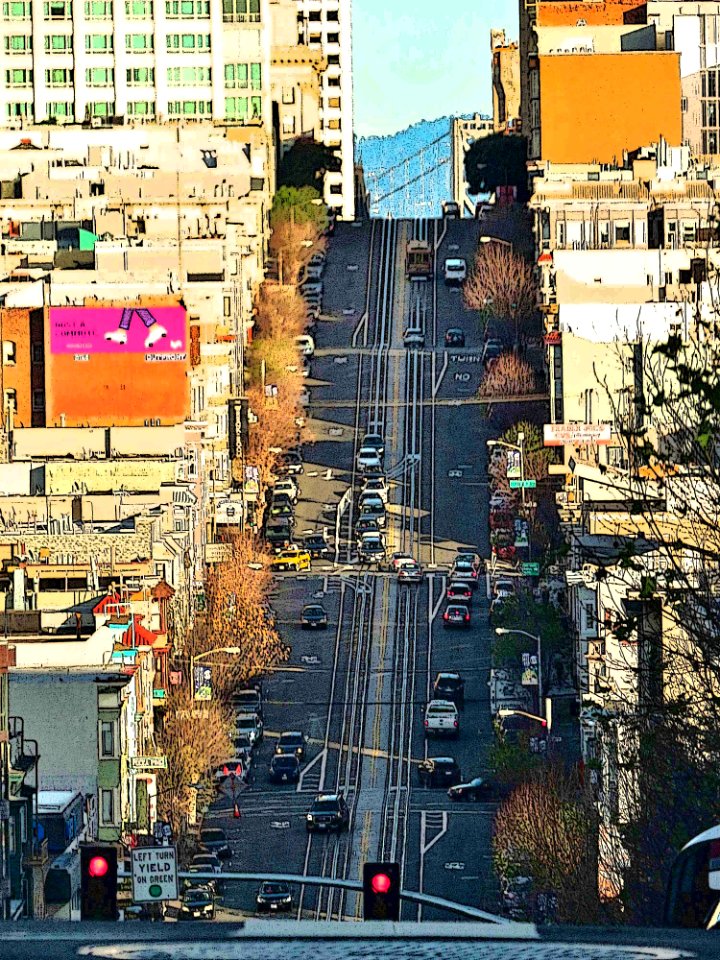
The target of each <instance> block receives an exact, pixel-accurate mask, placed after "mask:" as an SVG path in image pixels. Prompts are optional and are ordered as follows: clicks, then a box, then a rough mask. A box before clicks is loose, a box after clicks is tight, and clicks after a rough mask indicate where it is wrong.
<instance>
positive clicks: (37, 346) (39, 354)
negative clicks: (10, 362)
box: [30, 343, 45, 363]
mask: <svg viewBox="0 0 720 960" xmlns="http://www.w3.org/2000/svg"><path fill="white" fill-rule="evenodd" d="M30 357H31V359H32V362H33V363H42V362H43V361H44V359H45V348H44V347H43V345H42V344H41V343H33V344H32V346H31V347H30Z"/></svg>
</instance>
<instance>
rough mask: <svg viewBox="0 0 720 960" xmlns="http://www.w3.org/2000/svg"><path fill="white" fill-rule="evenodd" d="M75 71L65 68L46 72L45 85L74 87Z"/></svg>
mask: <svg viewBox="0 0 720 960" xmlns="http://www.w3.org/2000/svg"><path fill="white" fill-rule="evenodd" d="M72 82H73V71H72V70H68V69H67V68H65V67H61V68H58V69H52V70H46V71H45V85H46V86H48V87H69V86H72Z"/></svg>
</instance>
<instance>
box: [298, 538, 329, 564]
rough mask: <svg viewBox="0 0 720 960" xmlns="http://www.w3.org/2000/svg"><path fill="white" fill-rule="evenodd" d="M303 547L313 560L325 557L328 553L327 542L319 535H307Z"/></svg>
mask: <svg viewBox="0 0 720 960" xmlns="http://www.w3.org/2000/svg"><path fill="white" fill-rule="evenodd" d="M303 546H304V547H305V549H306V550H307V552H308V553H309V554H310V556H311V557H312V559H313V560H318V559H320V558H321V557H326V556H327V555H328V553H329V552H330V548H329V547H328V544H327V540H326V539H325V537H324V536H323V535H322V534H321V533H309V534H308V535H307V536H306V537H305V539H304V541H303Z"/></svg>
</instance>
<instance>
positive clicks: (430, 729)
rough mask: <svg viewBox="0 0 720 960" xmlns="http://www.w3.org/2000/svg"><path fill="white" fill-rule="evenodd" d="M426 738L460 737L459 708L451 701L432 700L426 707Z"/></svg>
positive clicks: (424, 723) (424, 724)
mask: <svg viewBox="0 0 720 960" xmlns="http://www.w3.org/2000/svg"><path fill="white" fill-rule="evenodd" d="M423 726H424V728H425V736H426V737H453V738H455V739H457V738H458V737H459V736H460V718H459V716H458V711H457V707H456V706H455V704H454V703H452V701H450V700H431V701H430V703H428V705H427V706H426V707H425V719H424V721H423Z"/></svg>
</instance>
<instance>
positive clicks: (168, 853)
mask: <svg viewBox="0 0 720 960" xmlns="http://www.w3.org/2000/svg"><path fill="white" fill-rule="evenodd" d="M131 856H132V893H133V900H134V901H135V903H154V902H156V901H159V900H177V899H178V878H177V848H176V847H135V848H134V849H133V851H132V854H131Z"/></svg>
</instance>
